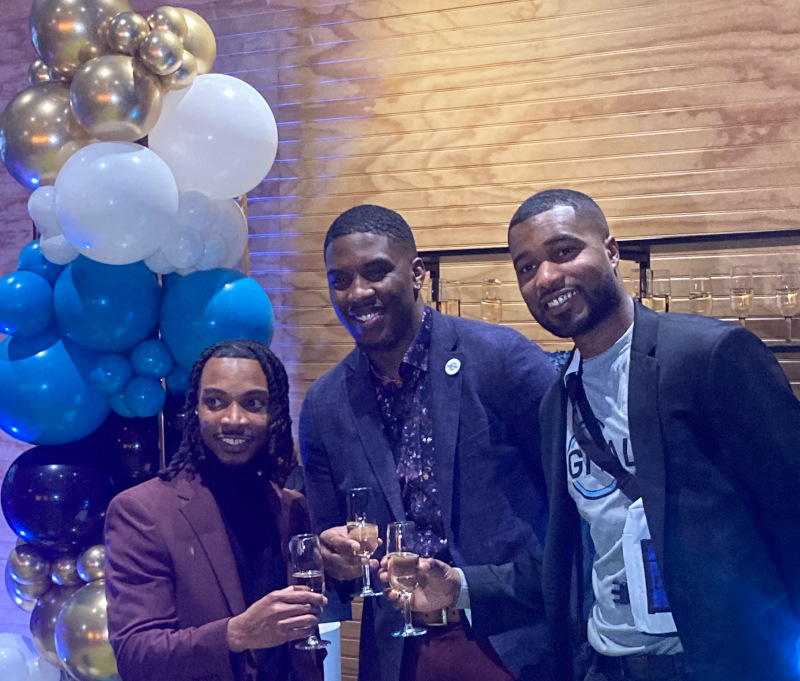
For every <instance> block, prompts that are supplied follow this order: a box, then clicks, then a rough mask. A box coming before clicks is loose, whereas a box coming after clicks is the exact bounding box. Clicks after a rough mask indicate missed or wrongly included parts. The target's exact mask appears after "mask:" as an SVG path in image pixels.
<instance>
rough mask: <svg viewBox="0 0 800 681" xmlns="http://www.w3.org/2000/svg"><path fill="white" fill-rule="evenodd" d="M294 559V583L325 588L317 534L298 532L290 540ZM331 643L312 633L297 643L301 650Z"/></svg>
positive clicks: (320, 591)
mask: <svg viewBox="0 0 800 681" xmlns="http://www.w3.org/2000/svg"><path fill="white" fill-rule="evenodd" d="M289 556H290V559H291V561H292V583H293V584H299V585H302V586H307V587H309V588H310V589H311V590H312V591H313V592H314V593H318V594H321V593H322V592H323V591H324V590H325V573H324V572H323V570H322V553H321V552H320V549H319V538H318V537H317V535H316V534H296V535H295V536H294V537H292V538H291V539H290V540H289ZM330 644H331V642H330V641H325V640H323V639H320V638H318V637H317V636H316V635H314V634H310V635H309V636H308V638H307V639H306V640H305V641H298V642H297V643H295V646H294V647H295V648H299V649H300V650H318V649H319V648H324V647H326V646H329V645H330Z"/></svg>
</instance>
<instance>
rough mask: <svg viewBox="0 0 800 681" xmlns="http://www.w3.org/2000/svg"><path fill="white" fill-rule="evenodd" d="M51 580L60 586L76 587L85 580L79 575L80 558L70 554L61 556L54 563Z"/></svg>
mask: <svg viewBox="0 0 800 681" xmlns="http://www.w3.org/2000/svg"><path fill="white" fill-rule="evenodd" d="M50 579H52V580H53V583H54V584H58V585H59V586H75V585H76V584H82V583H83V580H82V579H81V576H80V575H79V574H78V557H77V556H74V555H70V554H65V555H62V556H59V557H58V558H56V559H55V560H54V561H53V568H52V570H51V571H50Z"/></svg>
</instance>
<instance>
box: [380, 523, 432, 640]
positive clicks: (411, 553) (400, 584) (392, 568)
mask: <svg viewBox="0 0 800 681" xmlns="http://www.w3.org/2000/svg"><path fill="white" fill-rule="evenodd" d="M416 542H417V539H416V528H415V527H414V523H413V522H411V521H410V520H403V521H401V522H397V523H389V524H388V525H387V527H386V554H387V556H388V557H389V585H390V586H391V587H392V589H393V590H394V591H395V592H396V593H397V594H399V595H400V604H401V605H402V606H403V628H402V629H400V630H398V631H395V632H394V633H393V634H392V636H402V637H404V638H405V637H407V636H422V635H423V634H426V633H427V630H426V629H419V628H417V627H415V626H414V625H413V623H412V622H411V596H412V594H413V593H414V589H416V587H417V567H418V566H419V554H418V553H417V545H416Z"/></svg>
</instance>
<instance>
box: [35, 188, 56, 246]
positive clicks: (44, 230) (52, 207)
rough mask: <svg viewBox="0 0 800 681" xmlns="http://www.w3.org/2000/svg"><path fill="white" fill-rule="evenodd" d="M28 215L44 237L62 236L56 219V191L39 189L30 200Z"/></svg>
mask: <svg viewBox="0 0 800 681" xmlns="http://www.w3.org/2000/svg"><path fill="white" fill-rule="evenodd" d="M28 215H30V216H31V220H33V223H34V224H35V225H36V229H38V230H39V232H41V234H42V236H43V237H48V236H55V235H56V234H61V225H59V224H58V218H57V217H56V190H55V189H54V188H53V187H39V188H38V189H36V190H35V191H34V192H33V194H31V196H30V198H29V199H28Z"/></svg>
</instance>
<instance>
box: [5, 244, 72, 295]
mask: <svg viewBox="0 0 800 681" xmlns="http://www.w3.org/2000/svg"><path fill="white" fill-rule="evenodd" d="M64 267H66V265H56V264H55V263H53V262H50V261H49V260H48V259H47V258H45V257H44V255H42V249H41V248H40V246H39V239H36V241H31V242H30V243H29V244H28V245H27V246H25V248H23V249H22V251H21V252H20V254H19V260H18V261H17V269H19V270H22V271H24V272H33V273H34V274H38V275H39V276H40V277H44V278H45V279H47V281H48V282H50V285H51V286H53V285H55V283H56V279H58V275H59V274H61V273H62V272H63V271H64Z"/></svg>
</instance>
